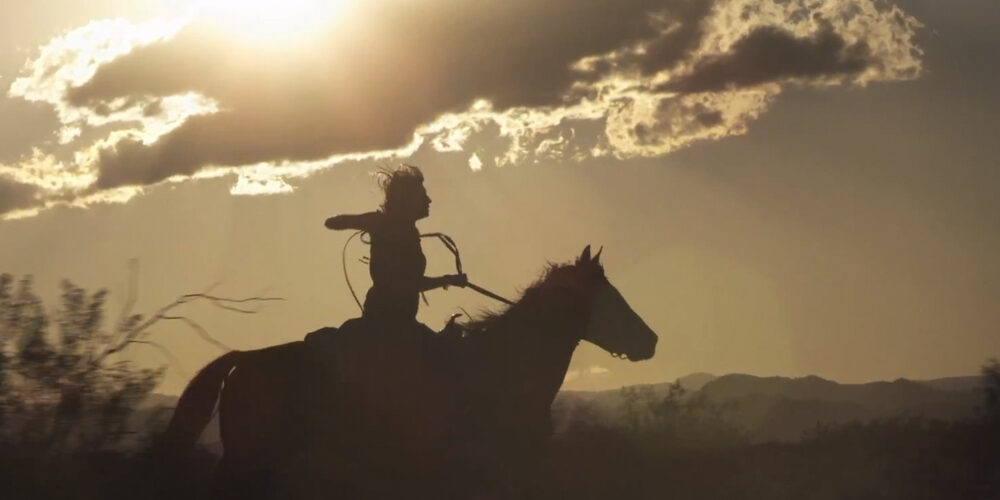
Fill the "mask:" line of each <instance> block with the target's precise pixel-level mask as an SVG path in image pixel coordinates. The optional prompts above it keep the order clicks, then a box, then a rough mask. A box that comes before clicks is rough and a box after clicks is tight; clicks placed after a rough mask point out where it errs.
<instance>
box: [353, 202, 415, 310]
mask: <svg viewBox="0 0 1000 500" xmlns="http://www.w3.org/2000/svg"><path fill="white" fill-rule="evenodd" d="M382 222H383V223H382V224H379V227H378V228H372V231H371V261H370V263H369V272H370V274H371V278H372V288H371V290H369V291H368V295H367V296H366V298H365V315H366V316H373V315H378V316H392V317H395V316H397V315H402V316H404V317H406V318H408V319H412V318H414V317H415V316H416V314H417V306H418V303H419V295H420V285H421V281H422V280H423V276H424V271H425V269H426V268H427V259H426V257H424V253H423V251H422V250H421V248H420V232H419V231H417V228H416V226H415V225H413V223H412V222H396V221H392V220H390V219H388V218H385V219H383V221H382Z"/></svg>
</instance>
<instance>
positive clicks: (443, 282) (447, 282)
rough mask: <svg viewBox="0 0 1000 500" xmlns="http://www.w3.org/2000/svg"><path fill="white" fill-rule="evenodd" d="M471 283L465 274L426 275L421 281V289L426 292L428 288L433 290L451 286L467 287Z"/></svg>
mask: <svg viewBox="0 0 1000 500" xmlns="http://www.w3.org/2000/svg"><path fill="white" fill-rule="evenodd" d="M467 284H469V280H468V278H466V276H465V274H448V275H445V276H435V277H433V278H432V277H430V276H424V278H423V280H422V281H421V282H420V291H421V292H426V291H428V290H433V289H435V288H441V287H444V288H448V287H449V286H458V287H465V285H467Z"/></svg>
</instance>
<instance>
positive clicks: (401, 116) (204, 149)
mask: <svg viewBox="0 0 1000 500" xmlns="http://www.w3.org/2000/svg"><path fill="white" fill-rule="evenodd" d="M342 4H344V5H346V7H344V6H343V5H342V6H341V8H343V9H344V10H343V11H338V13H337V23H336V24H335V25H324V26H327V29H326V30H325V31H322V32H316V33H313V34H312V35H311V36H310V37H306V38H302V39H297V40H295V43H286V42H287V41H286V42H282V40H281V39H280V37H277V35H274V36H272V37H270V38H268V37H258V38H257V39H254V40H248V39H246V37H239V36H236V35H235V34H234V33H233V32H232V31H231V30H229V31H227V30H225V29H221V28H220V23H218V22H214V23H213V22H211V19H209V18H206V17H204V16H201V17H199V16H198V15H191V16H188V17H184V18H178V19H158V20H153V21H149V22H145V23H131V22H127V21H123V20H109V21H95V22H92V23H90V24H88V25H86V26H83V27H81V28H78V29H76V30H73V31H70V32H68V33H66V34H64V35H62V36H60V37H57V38H55V39H53V40H51V41H50V42H49V43H48V44H46V45H45V46H44V47H42V48H40V49H39V51H38V53H37V56H36V57H34V58H33V59H32V60H31V61H29V62H28V64H27V65H26V66H25V68H24V70H23V71H22V74H21V76H20V77H19V78H18V79H16V80H15V81H14V82H13V84H12V85H11V86H10V88H9V90H8V92H7V94H8V96H9V97H10V98H18V99H25V100H29V101H34V102H40V103H45V104H47V105H49V106H51V107H52V108H53V109H55V110H56V112H57V114H58V118H59V121H60V124H61V126H60V128H59V129H58V130H54V131H53V134H54V136H55V137H56V138H57V141H56V142H57V143H58V144H60V147H59V148H56V147H54V146H51V147H50V146H46V145H39V146H38V150H37V151H36V153H35V154H34V155H33V156H32V157H31V158H25V159H24V160H23V161H21V162H19V163H17V164H13V165H7V166H3V167H2V168H0V189H5V190H6V191H5V192H10V193H15V194H14V195H10V196H8V197H7V198H8V199H9V200H14V201H9V202H7V203H3V204H0V213H6V214H7V215H8V216H10V215H11V214H15V213H16V214H17V215H24V214H30V213H32V211H37V210H38V209H40V208H43V207H46V206H53V205H57V204H76V205H87V204H89V203H93V202H101V201H121V200H127V199H129V198H130V197H132V196H134V195H135V194H138V193H141V192H142V191H143V190H145V189H147V188H148V187H149V186H152V185H156V184H158V183H162V182H184V181H187V180H192V179H198V178H204V177H218V176H222V175H235V177H236V179H237V180H236V182H235V185H234V187H233V189H232V190H231V192H232V193H233V194H243V195H256V194H270V193H284V192H290V191H292V190H293V185H292V184H290V183H289V182H288V181H289V180H290V179H294V178H303V177H308V176H309V175H311V174H313V173H315V172H317V171H320V170H323V169H326V168H330V167H332V166H334V165H336V164H337V163H338V162H340V161H343V160H344V159H363V158H383V159H387V158H395V157H405V156H406V155H408V154H411V153H412V152H413V151H415V150H416V148H417V147H419V146H421V145H427V146H429V147H432V148H434V149H436V150H438V151H463V150H465V149H466V148H469V147H471V146H470V138H471V137H473V136H475V135H476V134H483V133H491V134H494V135H495V136H496V137H495V138H496V139H499V140H500V142H501V143H502V144H504V146H503V148H502V150H500V151H497V152H495V154H492V153H491V154H490V156H486V153H485V152H481V151H475V150H469V151H467V154H469V155H470V162H469V166H470V168H473V169H481V168H484V166H505V165H515V164H520V163H525V162H540V161H579V160H584V159H588V158H594V157H616V158H631V157H649V156H661V155H665V154H669V153H670V152H672V151H675V150H677V149H678V148H682V147H685V146H687V145H689V144H692V143H694V142H696V141H705V140H717V139H722V138H724V137H727V136H731V135H737V134H742V133H745V132H746V131H747V130H748V128H749V127H750V126H751V124H752V122H753V121H754V120H755V119H756V118H757V117H759V116H760V115H761V114H762V113H764V112H766V110H767V109H768V107H769V106H770V105H771V104H772V103H773V102H774V101H775V100H776V99H778V98H780V94H781V93H782V91H783V90H784V89H786V88H788V87H789V86H796V87H811V88H816V89H823V88H826V87H832V86H856V87H863V86H865V85H868V84H870V83H873V82H891V81H900V80H907V79H912V78H916V77H917V76H919V74H920V71H921V51H920V49H919V47H917V45H916V43H915V34H916V31H917V30H918V28H919V27H920V24H919V22H918V21H917V20H916V19H914V18H912V17H911V16H909V15H907V14H906V13H904V12H903V11H901V10H900V9H899V8H897V7H895V6H892V5H890V4H888V3H886V2H882V1H875V0H825V1H820V2H813V1H808V2H807V1H805V0H792V1H778V0H765V1H750V0H716V1H696V0H662V1H656V2H648V1H640V0H621V1H610V0H609V1H606V2H586V3H583V4H581V3H579V2H534V1H528V0H515V1H507V2H476V3H475V4H468V5H466V4H463V5H462V6H461V7H459V6H458V5H457V4H456V3H455V2H453V1H450V0H430V1H427V2H419V5H416V3H414V2H403V1H396V2H377V3H371V4H369V3H360V2H357V3H348V2H342ZM303 5H305V4H303ZM248 9H249V7H248ZM307 11H308V8H306V9H305V10H303V12H307ZM249 13H252V12H249ZM249 13H248V15H249ZM251 17H252V16H251ZM327 17H329V16H327ZM253 19H255V20H256V21H255V22H262V21H261V18H260V15H259V13H258V15H257V17H254V18H253ZM275 22H277V20H276V21H275ZM331 26H335V29H334V28H332V27H331ZM292 31H294V30H292ZM268 39H270V40H271V41H270V43H262V40H265V41H266V40H268ZM95 137H96V139H94V138H95ZM47 148H48V149H47ZM50 149H51V150H50ZM56 149H58V151H56ZM67 151H68V152H67ZM473 154H474V155H473ZM39 158H44V159H46V160H45V161H39ZM472 159H474V160H472ZM26 171H30V172H31V173H30V175H26V174H24V172H26ZM54 179H55V180H54Z"/></svg>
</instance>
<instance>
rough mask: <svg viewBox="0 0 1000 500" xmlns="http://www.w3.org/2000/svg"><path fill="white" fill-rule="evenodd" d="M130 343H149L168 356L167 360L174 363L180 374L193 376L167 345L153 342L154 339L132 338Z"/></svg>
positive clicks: (186, 376)
mask: <svg viewBox="0 0 1000 500" xmlns="http://www.w3.org/2000/svg"><path fill="white" fill-rule="evenodd" d="M128 343H129V344H143V345H148V346H150V347H152V348H154V349H156V350H157V351H160V354H163V356H164V357H165V358H167V360H168V361H170V363H171V364H173V365H174V368H176V369H177V371H178V372H180V374H181V375H182V376H184V378H191V377H190V375H189V373H188V371H187V370H185V369H184V366H183V365H181V362H180V360H178V359H177V357H176V356H174V355H173V354H172V353H171V352H170V350H169V349H167V348H166V347H163V346H162V345H160V344H158V343H156V342H153V341H152V340H132V341H129V342H128Z"/></svg>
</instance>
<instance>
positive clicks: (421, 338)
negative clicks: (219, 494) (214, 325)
mask: <svg viewBox="0 0 1000 500" xmlns="http://www.w3.org/2000/svg"><path fill="white" fill-rule="evenodd" d="M354 321H357V320H354ZM387 325H391V323H386V324H380V325H379V326H387ZM369 326H370V325H369ZM656 339H657V338H656V335H655V333H653V331H652V330H651V329H650V328H649V327H648V326H647V325H646V324H645V323H644V322H643V321H642V319H641V318H640V317H639V316H638V315H637V314H636V313H635V312H634V311H632V309H631V308H630V307H629V306H628V304H627V302H626V301H625V300H624V298H623V297H622V296H621V294H620V293H619V292H618V291H617V290H616V289H615V288H614V286H612V285H611V283H610V282H609V281H608V279H607V278H606V277H605V275H604V270H603V267H602V266H601V264H600V262H599V255H598V256H591V253H590V247H589V246H588V247H587V248H585V249H584V251H583V252H582V254H581V255H580V257H579V258H578V259H577V260H576V261H575V262H573V263H570V264H563V265H553V266H551V267H549V268H548V269H547V270H546V272H545V273H544V274H543V276H542V277H541V278H540V279H539V280H538V282H536V283H535V284H534V285H532V286H530V287H528V288H527V289H526V290H525V292H524V293H523V295H522V297H521V299H520V300H519V301H517V303H515V304H514V305H513V306H511V307H510V308H508V309H506V310H505V311H503V312H502V313H498V314H492V315H487V316H485V317H483V318H481V319H478V320H475V321H472V322H470V323H468V324H467V325H465V332H464V333H463V334H462V335H461V336H448V335H436V336H428V335H422V334H415V333H414V332H413V331H412V330H408V329H403V331H378V332H373V331H371V330H370V328H368V327H366V328H352V321H348V322H347V323H345V328H344V329H343V331H336V330H334V329H324V330H321V331H318V332H314V333H313V334H310V335H309V336H307V338H306V340H305V341H301V342H294V343H289V344H284V345H280V346H274V347H269V348H265V349H261V350H256V351H247V352H231V353H228V354H225V355H223V356H221V357H220V358H218V359H216V360H215V361H212V362H211V363H209V364H208V365H207V366H206V367H205V368H203V369H202V370H201V371H200V372H199V373H198V374H197V375H196V376H195V378H194V379H193V380H192V381H191V383H190V384H189V385H188V387H187V388H186V389H185V391H184V393H183V394H182V395H181V398H180V400H179V402H178V405H177V409H176V411H175V414H174V417H173V419H172V420H171V422H170V425H169V426H168V429H167V431H166V436H165V442H166V443H167V444H168V445H169V446H170V447H171V449H172V451H173V452H175V453H183V451H184V450H186V449H189V448H190V447H191V446H192V445H193V444H194V442H195V440H196V439H197V437H198V435H199V434H200V432H201V431H202V429H203V428H204V426H205V425H206V424H207V423H208V421H209V419H210V418H211V416H212V410H213V408H214V407H215V404H216V399H217V398H218V405H219V423H220V432H221V438H222V444H223V447H224V452H223V457H222V460H221V462H220V466H219V473H220V477H221V478H222V479H221V484H222V488H223V489H225V490H226V491H227V492H228V494H232V495H234V496H246V495H264V496H268V495H273V496H292V495H294V496H309V495H311V494H317V495H319V494H328V493H329V492H330V491H331V490H334V491H350V492H351V493H352V494H354V495H360V496H387V495H389V496H391V495H407V496H412V495H413V494H415V493H416V492H420V493H421V494H425V495H433V496H438V495H445V496H464V495H466V494H468V493H469V492H470V491H483V490H486V491H500V490H503V489H505V488H508V487H510V486H512V485H517V484H523V482H522V481H519V480H516V481H512V480H511V478H512V477H515V478H516V477H524V476H525V474H528V473H529V472H530V471H531V470H532V463H531V462H532V460H535V459H537V457H540V456H541V447H542V446H543V443H544V439H545V438H546V437H547V436H548V435H549V434H550V433H551V421H550V406H551V404H552V401H553V399H554V398H555V396H556V393H557V391H558V390H559V387H560V386H561V384H562V381H563V379H564V377H565V374H566V370H567V368H568V366H569V362H570V358H571V356H572V354H573V351H574V349H575V348H576V346H577V344H578V343H579V341H580V340H588V341H590V342H592V343H594V344H596V345H598V346H599V347H601V348H603V349H605V350H606V351H608V352H611V353H613V354H616V355H618V356H620V357H626V358H628V359H632V360H636V361H638V360H644V359H648V358H650V357H652V356H653V353H654V351H655V344H656ZM302 487H305V488H306V489H307V490H308V491H302V489H301V488H302Z"/></svg>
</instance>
